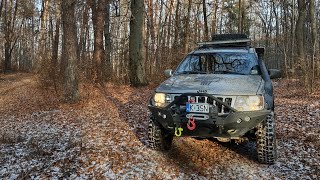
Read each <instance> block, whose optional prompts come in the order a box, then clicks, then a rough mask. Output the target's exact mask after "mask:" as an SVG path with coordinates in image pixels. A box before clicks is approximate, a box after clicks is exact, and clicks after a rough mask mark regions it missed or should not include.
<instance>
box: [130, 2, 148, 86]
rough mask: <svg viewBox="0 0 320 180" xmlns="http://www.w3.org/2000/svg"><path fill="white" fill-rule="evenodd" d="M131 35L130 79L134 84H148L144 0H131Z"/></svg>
mask: <svg viewBox="0 0 320 180" xmlns="http://www.w3.org/2000/svg"><path fill="white" fill-rule="evenodd" d="M130 8H131V19H130V36H129V79H130V83H131V85H132V86H142V85H146V84H147V80H146V77H145V57H144V55H145V54H144V44H143V31H144V26H143V25H144V10H143V9H144V0H132V1H131V6H130Z"/></svg>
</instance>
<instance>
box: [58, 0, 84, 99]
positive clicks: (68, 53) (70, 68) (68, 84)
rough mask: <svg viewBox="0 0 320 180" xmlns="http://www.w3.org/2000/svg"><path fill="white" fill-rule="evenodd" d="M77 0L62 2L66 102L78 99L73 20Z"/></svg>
mask: <svg viewBox="0 0 320 180" xmlns="http://www.w3.org/2000/svg"><path fill="white" fill-rule="evenodd" d="M76 3H77V0H68V1H62V4H61V9H62V23H63V44H62V47H63V48H62V49H63V59H65V62H66V68H65V72H64V88H63V91H64V99H65V101H67V102H77V101H78V100H79V99H80V94H79V89H78V73H77V59H78V58H79V55H78V53H77V52H78V41H77V30H76V19H75V5H76Z"/></svg>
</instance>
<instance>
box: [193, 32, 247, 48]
mask: <svg viewBox="0 0 320 180" xmlns="http://www.w3.org/2000/svg"><path fill="white" fill-rule="evenodd" d="M250 42H251V40H250V39H249V38H248V36H247V35H245V34H214V35H213V37H212V41H210V42H200V43H198V46H199V49H202V48H210V47H214V48H219V47H241V48H249V47H250Z"/></svg>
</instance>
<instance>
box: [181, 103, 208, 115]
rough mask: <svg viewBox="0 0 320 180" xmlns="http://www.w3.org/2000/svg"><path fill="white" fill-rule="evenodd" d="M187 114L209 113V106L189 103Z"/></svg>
mask: <svg viewBox="0 0 320 180" xmlns="http://www.w3.org/2000/svg"><path fill="white" fill-rule="evenodd" d="M186 110H187V112H196V113H209V104H207V103H187V104H186Z"/></svg>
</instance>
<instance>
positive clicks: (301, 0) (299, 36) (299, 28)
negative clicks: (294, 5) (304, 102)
mask: <svg viewBox="0 0 320 180" xmlns="http://www.w3.org/2000/svg"><path fill="white" fill-rule="evenodd" d="M306 5H307V4H306V1H305V0H298V12H299V16H298V20H297V24H296V46H297V53H298V57H297V60H298V61H299V62H298V64H300V65H301V66H302V69H303V71H304V84H305V86H307V90H308V91H309V92H310V91H311V89H310V86H309V74H308V73H309V71H308V62H307V59H305V49H304V21H305V20H306Z"/></svg>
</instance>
